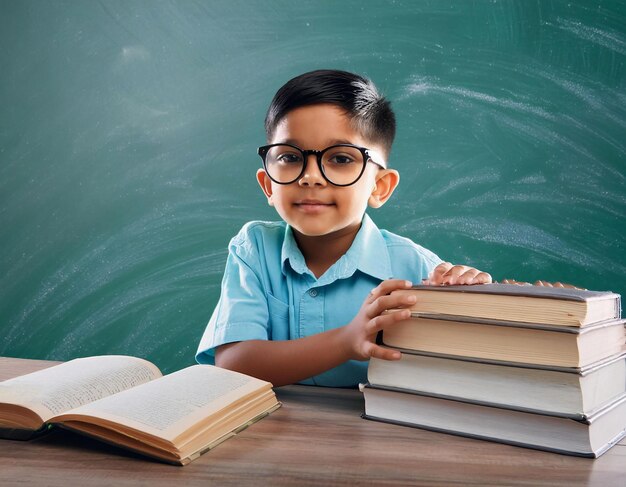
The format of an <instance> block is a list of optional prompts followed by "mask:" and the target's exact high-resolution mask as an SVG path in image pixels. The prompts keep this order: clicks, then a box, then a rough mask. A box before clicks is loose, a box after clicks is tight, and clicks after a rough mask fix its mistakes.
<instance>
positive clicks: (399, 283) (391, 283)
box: [366, 279, 413, 303]
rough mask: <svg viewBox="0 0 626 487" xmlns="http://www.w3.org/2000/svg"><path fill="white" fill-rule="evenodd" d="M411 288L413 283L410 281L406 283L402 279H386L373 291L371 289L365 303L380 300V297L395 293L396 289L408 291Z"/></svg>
mask: <svg viewBox="0 0 626 487" xmlns="http://www.w3.org/2000/svg"><path fill="white" fill-rule="evenodd" d="M411 286H413V283H412V282H411V281H406V280H404V279H387V280H385V281H383V282H381V283H380V284H379V285H378V286H376V287H375V288H374V289H372V291H371V292H370V294H369V296H368V297H367V299H366V302H368V303H372V302H374V301H375V300H376V299H378V298H380V297H381V296H386V295H388V294H389V293H391V292H392V291H395V290H397V289H409V288H410V287H411Z"/></svg>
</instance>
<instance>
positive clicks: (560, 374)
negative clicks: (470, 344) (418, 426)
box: [367, 353, 626, 420]
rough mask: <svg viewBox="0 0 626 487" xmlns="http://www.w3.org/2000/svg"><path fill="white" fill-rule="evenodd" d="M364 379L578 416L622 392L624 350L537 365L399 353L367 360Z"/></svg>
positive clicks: (625, 379) (625, 369)
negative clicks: (579, 362)
mask: <svg viewBox="0 0 626 487" xmlns="http://www.w3.org/2000/svg"><path fill="white" fill-rule="evenodd" d="M367 380H368V382H369V383H370V384H371V385H372V386H374V387H382V388H388V389H398V390H406V391H409V392H419V393H420V394H423V395H429V396H434V397H442V398H447V399H457V400H467V401H472V402H475V403H481V404H495V405H497V406H499V407H503V408H511V409H519V410H526V411H534V412H542V413H543V414H551V415H559V416H566V417H571V418H574V419H578V420H582V419H584V418H585V417H587V416H589V415H591V414H593V412H594V411H596V410H598V409H601V408H602V407H603V406H604V405H606V404H607V403H610V402H612V401H614V400H616V399H617V398H618V397H620V396H623V395H625V394H626V354H622V355H620V356H618V357H614V358H611V359H608V360H603V361H600V362H597V363H595V364H592V365H590V366H587V367H584V368H563V367H553V368H546V367H541V368H538V367H536V366H534V365H530V364H514V363H512V362H508V363H506V362H499V363H495V362H485V361H479V360H476V359H461V358H458V357H443V356H432V355H417V354H411V353H403V354H402V358H401V359H400V360H397V361H396V360H393V361H391V360H382V359H377V358H371V359H370V362H369V366H368V369H367Z"/></svg>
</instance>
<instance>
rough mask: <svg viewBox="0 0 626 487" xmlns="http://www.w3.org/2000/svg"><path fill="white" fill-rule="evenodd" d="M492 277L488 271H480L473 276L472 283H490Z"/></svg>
mask: <svg viewBox="0 0 626 487" xmlns="http://www.w3.org/2000/svg"><path fill="white" fill-rule="evenodd" d="M492 282H493V278H492V277H491V274H489V273H488V272H481V273H480V274H478V275H477V276H476V277H475V278H474V284H491V283H492Z"/></svg>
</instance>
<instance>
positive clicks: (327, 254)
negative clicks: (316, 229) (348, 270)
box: [293, 222, 361, 278]
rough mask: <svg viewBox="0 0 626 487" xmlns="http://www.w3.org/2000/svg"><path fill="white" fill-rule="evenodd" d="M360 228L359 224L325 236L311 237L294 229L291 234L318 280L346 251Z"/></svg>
mask: <svg viewBox="0 0 626 487" xmlns="http://www.w3.org/2000/svg"><path fill="white" fill-rule="evenodd" d="M360 228H361V223H360V222H359V223H357V224H355V225H351V226H349V227H346V228H342V229H341V230H338V231H336V232H332V233H328V234H326V235H319V236H313V237H312V236H309V235H304V234H302V233H300V232H298V231H297V230H296V229H295V228H294V229H293V234H294V237H295V239H296V243H297V244H298V247H299V248H300V252H302V255H303V256H304V260H305V262H306V265H307V267H308V268H309V269H310V270H311V272H313V274H314V275H315V277H317V278H319V277H320V276H321V275H322V274H324V272H326V271H327V270H328V269H329V268H330V267H331V266H332V265H333V264H334V263H335V262H337V261H338V260H339V259H340V258H341V256H343V255H344V254H345V253H346V252H347V251H348V249H349V248H350V246H351V245H352V242H354V238H355V237H356V234H357V233H358V232H359V229H360Z"/></svg>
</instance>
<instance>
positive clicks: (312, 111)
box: [196, 70, 491, 386]
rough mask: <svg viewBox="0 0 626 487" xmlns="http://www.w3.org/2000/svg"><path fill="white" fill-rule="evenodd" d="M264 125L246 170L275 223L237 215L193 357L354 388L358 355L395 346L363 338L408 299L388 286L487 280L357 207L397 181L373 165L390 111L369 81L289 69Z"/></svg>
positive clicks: (383, 149)
mask: <svg viewBox="0 0 626 487" xmlns="http://www.w3.org/2000/svg"><path fill="white" fill-rule="evenodd" d="M265 129H266V133H267V141H268V144H269V145H266V146H263V147H260V148H259V155H260V156H261V158H262V160H263V169H259V170H258V171H257V180H258V182H259V185H260V186H261V189H262V190H263V192H264V193H265V196H266V197H267V201H268V203H269V204H270V205H271V206H274V208H275V209H276V211H277V212H278V214H279V215H280V217H281V218H282V220H283V221H282V222H273V223H270V222H251V223H248V224H246V225H245V226H244V227H243V228H242V230H241V231H240V232H239V234H238V235H237V236H235V237H234V238H233V239H232V240H231V242H230V245H229V256H228V260H227V263H226V269H225V271H224V278H223V281H222V292H221V296H220V300H219V302H218V304H217V306H216V308H215V310H214V312H213V315H212V317H211V320H210V322H209V324H208V326H207V329H206V331H205V333H204V336H203V337H202V340H201V342H200V345H199V347H198V353H197V355H196V359H197V360H198V362H200V363H213V362H214V363H215V364H217V365H218V366H220V367H225V368H228V369H233V370H237V371H239V372H243V373H247V374H249V375H253V376H256V377H259V378H262V379H265V380H267V381H269V382H272V383H273V384H274V385H275V386H279V385H284V384H290V383H294V382H300V383H305V384H317V385H327V386H356V385H357V384H358V383H359V382H365V380H366V370H367V360H368V359H369V358H370V357H379V358H383V359H388V360H397V359H399V358H400V356H401V355H400V353H399V352H397V351H391V350H386V349H384V348H382V347H379V346H378V345H376V334H377V332H378V331H379V330H382V329H384V328H387V327H390V326H393V324H394V322H396V321H398V320H401V319H406V318H407V317H408V316H409V314H410V312H409V310H408V309H403V308H406V307H408V306H410V305H411V304H412V303H413V302H414V301H411V300H410V299H406V298H400V297H398V296H396V295H389V294H390V293H391V292H392V291H394V290H396V289H405V288H408V287H410V286H411V283H413V282H424V283H429V284H431V285H443V284H479V283H487V282H491V276H489V274H486V273H484V272H480V271H478V270H476V269H473V268H470V267H466V266H453V265H452V264H450V263H447V262H444V263H442V262H441V259H439V258H438V257H437V256H436V255H435V254H433V253H432V252H430V251H428V250H426V249H424V248H423V247H420V246H419V245H416V244H415V243H413V242H412V241H410V240H408V239H406V238H403V237H400V236H397V235H394V234H392V233H390V232H387V231H385V230H379V229H378V228H377V227H376V225H375V224H374V223H373V222H372V220H371V219H370V218H369V216H368V215H367V214H366V213H365V210H366V208H367V206H370V207H372V208H379V207H381V206H382V205H383V204H384V203H385V202H386V201H387V200H388V199H389V197H390V196H391V194H392V193H393V191H394V189H395V188H396V186H397V185H398V182H399V174H398V171H396V170H394V169H389V168H388V167H387V163H386V161H387V158H388V156H389V152H390V150H391V144H392V142H393V138H394V136H395V116H394V114H393V111H392V110H391V107H390V104H389V102H388V101H387V100H386V99H385V98H383V97H382V96H381V95H379V94H378V92H377V91H376V88H375V86H374V85H373V83H372V82H371V81H370V80H368V79H365V78H363V77H361V76H358V75H354V74H351V73H347V72H343V71H332V70H321V71H313V72H310V73H305V74H303V75H301V76H298V77H296V78H294V79H292V80H291V81H289V82H287V83H286V84H285V85H284V86H283V87H282V88H281V89H280V90H279V91H278V92H277V93H276V95H275V97H274V99H273V100H272V103H271V105H270V108H269V110H268V113H267V117H266V120H265ZM388 309H396V311H393V312H391V313H388V314H383V311H385V310H388Z"/></svg>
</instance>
